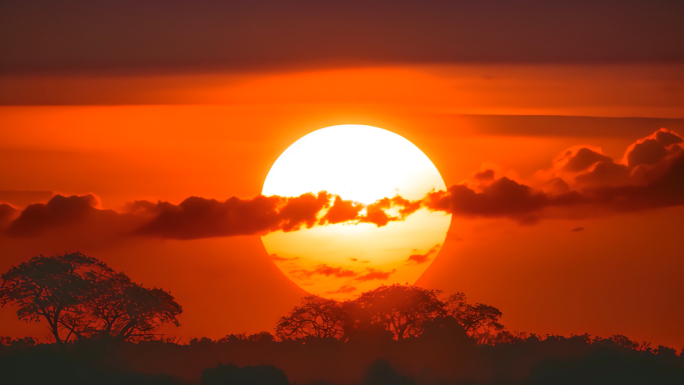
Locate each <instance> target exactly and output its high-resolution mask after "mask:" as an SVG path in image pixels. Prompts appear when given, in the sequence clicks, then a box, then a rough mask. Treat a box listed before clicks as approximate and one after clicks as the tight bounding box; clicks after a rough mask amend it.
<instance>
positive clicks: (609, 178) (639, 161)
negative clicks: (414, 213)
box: [423, 129, 684, 225]
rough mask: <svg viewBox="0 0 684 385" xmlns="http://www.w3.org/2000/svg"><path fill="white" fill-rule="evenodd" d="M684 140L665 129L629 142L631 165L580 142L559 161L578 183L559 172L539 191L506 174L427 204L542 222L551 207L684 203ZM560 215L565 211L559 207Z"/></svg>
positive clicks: (435, 194) (438, 194)
mask: <svg viewBox="0 0 684 385" xmlns="http://www.w3.org/2000/svg"><path fill="white" fill-rule="evenodd" d="M683 141H684V140H682V137H681V136H680V135H678V134H676V133H674V132H672V131H669V130H667V129H660V130H658V131H656V132H655V133H654V134H652V135H650V136H648V137H646V138H642V139H639V140H638V141H636V142H635V143H634V144H632V145H631V146H629V148H628V149H627V151H626V153H625V159H626V160H627V163H628V164H626V165H625V164H619V163H615V162H614V161H613V160H612V159H611V158H609V157H607V156H605V155H603V154H601V153H599V152H596V151H593V150H591V149H589V148H586V147H577V148H574V149H571V150H569V151H566V152H564V153H563V154H562V155H561V156H560V157H558V158H556V160H555V161H554V168H555V170H556V171H567V172H571V173H572V174H571V175H573V177H572V182H573V184H574V186H571V185H570V184H569V183H568V182H566V181H565V180H564V179H563V178H562V177H558V176H554V177H552V178H551V179H550V180H548V181H547V182H545V183H544V185H543V190H538V189H535V188H533V187H531V186H528V185H525V184H523V183H520V182H517V181H514V180H512V179H509V178H506V177H502V178H499V179H495V180H493V181H492V182H489V181H483V182H484V183H482V184H480V185H475V186H471V185H465V184H460V185H454V186H451V187H449V188H448V190H447V191H446V192H445V191H436V192H432V193H429V194H428V195H427V196H426V198H425V199H424V203H423V204H424V206H425V207H427V208H428V209H430V210H434V211H444V212H448V213H452V214H455V215H464V216H482V217H506V218H511V219H515V220H517V221H518V222H519V223H521V224H525V225H531V224H535V223H537V222H538V221H539V220H540V219H541V218H543V211H544V210H545V209H550V208H555V209H564V208H572V207H577V206H579V205H585V206H589V207H593V208H596V209H598V208H600V209H601V210H602V211H605V210H608V211H611V210H613V211H615V210H617V211H634V210H642V209H649V208H655V207H667V206H678V205H684V149H682V147H681V146H680V143H682V142H683ZM578 172H579V174H578ZM561 175H564V174H562V173H561ZM556 215H561V214H559V212H558V211H556Z"/></svg>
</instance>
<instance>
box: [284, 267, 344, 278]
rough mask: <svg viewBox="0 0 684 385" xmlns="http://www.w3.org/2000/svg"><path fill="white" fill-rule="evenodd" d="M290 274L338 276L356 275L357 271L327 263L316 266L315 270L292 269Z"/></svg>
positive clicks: (305, 276) (307, 276)
mask: <svg viewBox="0 0 684 385" xmlns="http://www.w3.org/2000/svg"><path fill="white" fill-rule="evenodd" d="M290 274H294V275H295V276H296V277H297V278H300V279H301V278H311V277H312V276H313V275H316V274H319V275H325V276H326V277H330V276H335V277H338V278H348V277H355V276H356V275H357V273H355V272H354V271H352V270H345V269H343V268H341V267H332V266H328V265H326V264H322V265H319V266H316V268H315V269H314V270H305V269H299V270H292V271H290Z"/></svg>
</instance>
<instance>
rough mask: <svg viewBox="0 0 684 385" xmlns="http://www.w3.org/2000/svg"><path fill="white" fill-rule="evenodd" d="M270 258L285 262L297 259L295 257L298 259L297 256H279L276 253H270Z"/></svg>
mask: <svg viewBox="0 0 684 385" xmlns="http://www.w3.org/2000/svg"><path fill="white" fill-rule="evenodd" d="M271 259H272V260H274V261H276V262H285V261H294V260H297V259H299V257H292V258H285V257H280V256H278V255H277V254H271Z"/></svg>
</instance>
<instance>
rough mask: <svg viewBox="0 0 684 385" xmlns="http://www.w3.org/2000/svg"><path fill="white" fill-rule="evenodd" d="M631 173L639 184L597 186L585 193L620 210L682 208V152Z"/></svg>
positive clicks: (683, 183)
mask: <svg viewBox="0 0 684 385" xmlns="http://www.w3.org/2000/svg"><path fill="white" fill-rule="evenodd" d="M635 171H640V173H637V175H639V178H638V179H641V180H643V179H645V180H647V181H648V182H647V183H645V184H639V185H626V186H617V187H597V188H594V189H590V190H587V191H586V194H587V195H589V196H591V197H593V198H594V199H595V200H596V201H597V202H600V203H603V204H607V205H609V206H610V207H613V208H616V209H618V210H621V211H635V210H643V209H650V208H658V207H668V206H681V205H684V151H679V152H678V153H677V154H675V155H672V156H669V157H667V158H665V159H664V160H663V161H661V162H660V163H659V164H657V165H655V166H654V167H651V168H648V169H647V168H641V169H638V170H635Z"/></svg>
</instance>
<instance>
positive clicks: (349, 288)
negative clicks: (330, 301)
mask: <svg viewBox="0 0 684 385" xmlns="http://www.w3.org/2000/svg"><path fill="white" fill-rule="evenodd" d="M355 291H356V288H355V287H354V286H347V285H342V286H340V288H339V289H337V290H334V291H327V292H326V293H328V294H346V293H353V292H355Z"/></svg>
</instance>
